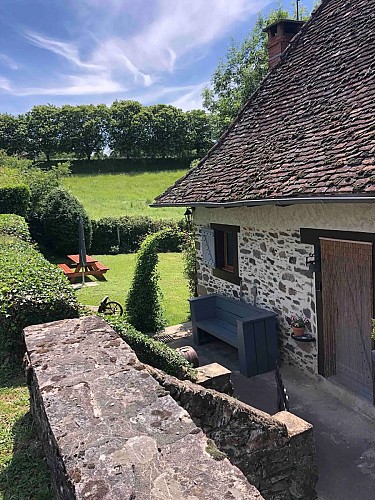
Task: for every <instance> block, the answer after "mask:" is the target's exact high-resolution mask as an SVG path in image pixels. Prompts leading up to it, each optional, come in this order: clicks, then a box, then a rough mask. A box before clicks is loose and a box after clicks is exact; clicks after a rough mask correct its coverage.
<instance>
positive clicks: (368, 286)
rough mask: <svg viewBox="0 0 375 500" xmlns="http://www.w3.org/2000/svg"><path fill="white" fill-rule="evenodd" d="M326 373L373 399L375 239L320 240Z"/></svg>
mask: <svg viewBox="0 0 375 500" xmlns="http://www.w3.org/2000/svg"><path fill="white" fill-rule="evenodd" d="M320 246H321V263H322V287H323V290H322V302H323V338H324V346H323V349H324V374H325V376H326V377H330V376H331V377H333V378H334V379H335V380H337V382H339V383H340V384H341V385H343V386H345V387H346V388H347V389H349V390H350V391H352V392H354V393H356V394H357V395H359V396H362V397H364V398H366V399H369V400H371V401H373V396H374V394H373V368H372V357H371V347H372V341H371V318H372V317H373V269H372V243H362V242H354V241H343V240H333V239H325V238H321V239H320Z"/></svg>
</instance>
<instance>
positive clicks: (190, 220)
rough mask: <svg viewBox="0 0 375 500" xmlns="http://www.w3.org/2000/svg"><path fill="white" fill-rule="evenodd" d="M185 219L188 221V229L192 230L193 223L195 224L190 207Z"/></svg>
mask: <svg viewBox="0 0 375 500" xmlns="http://www.w3.org/2000/svg"><path fill="white" fill-rule="evenodd" d="M184 217H185V220H186V224H187V227H188V228H189V229H190V227H191V223H192V222H193V210H192V209H191V208H189V207H188V208H187V209H186V212H185V213H184Z"/></svg>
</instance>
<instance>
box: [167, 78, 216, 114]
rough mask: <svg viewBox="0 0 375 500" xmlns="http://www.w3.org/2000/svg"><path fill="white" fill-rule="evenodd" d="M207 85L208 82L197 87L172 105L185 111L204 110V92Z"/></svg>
mask: <svg viewBox="0 0 375 500" xmlns="http://www.w3.org/2000/svg"><path fill="white" fill-rule="evenodd" d="M207 85H208V82H203V83H199V84H198V85H195V86H194V88H192V89H191V90H190V91H189V92H187V93H186V94H183V95H182V96H180V97H178V98H177V99H175V100H174V101H172V102H170V104H172V106H176V108H181V109H183V110H184V111H189V110H191V109H200V108H202V90H203V87H205V86H207Z"/></svg>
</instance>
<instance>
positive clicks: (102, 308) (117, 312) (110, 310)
mask: <svg viewBox="0 0 375 500" xmlns="http://www.w3.org/2000/svg"><path fill="white" fill-rule="evenodd" d="M98 313H101V314H105V315H107V316H122V315H123V314H124V309H123V307H122V305H121V304H120V303H119V302H116V301H115V300H109V296H108V295H106V296H105V297H104V299H103V300H102V301H101V302H100V304H99V307H98Z"/></svg>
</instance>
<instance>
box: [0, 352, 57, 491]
mask: <svg viewBox="0 0 375 500" xmlns="http://www.w3.org/2000/svg"><path fill="white" fill-rule="evenodd" d="M0 356H1V354H0ZM29 407H30V405H29V391H28V389H27V385H26V380H25V377H24V370H23V369H22V368H21V366H20V364H19V363H18V364H15V363H9V362H8V363H5V364H2V363H1V362H0V498H1V499H4V500H10V499H12V498H13V499H17V500H27V499H31V498H33V499H38V500H54V499H55V494H54V492H53V489H52V484H51V476H50V472H49V469H48V466H47V463H46V460H45V457H44V453H43V447H42V443H41V442H40V441H39V440H38V437H37V432H36V428H35V423H34V422H33V419H32V417H31V415H30V413H29Z"/></svg>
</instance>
